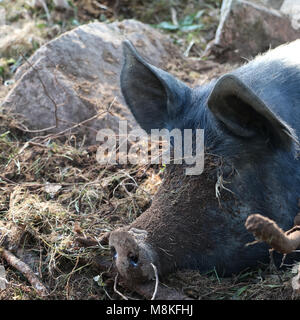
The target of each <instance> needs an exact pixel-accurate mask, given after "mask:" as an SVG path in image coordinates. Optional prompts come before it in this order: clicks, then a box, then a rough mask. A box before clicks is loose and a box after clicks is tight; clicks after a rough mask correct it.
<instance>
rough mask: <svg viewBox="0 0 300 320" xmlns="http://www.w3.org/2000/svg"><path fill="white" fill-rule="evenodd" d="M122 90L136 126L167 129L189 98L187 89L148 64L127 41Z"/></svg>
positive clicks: (125, 43)
mask: <svg viewBox="0 0 300 320" xmlns="http://www.w3.org/2000/svg"><path fill="white" fill-rule="evenodd" d="M123 54H124V65H123V68H122V72H121V90H122V94H123V96H124V98H125V101H126V103H127V105H128V106H129V108H130V110H131V112H132V113H133V115H134V117H135V119H136V120H137V122H138V123H139V125H140V126H141V127H142V128H143V129H144V130H146V131H147V132H148V133H150V131H151V129H162V128H167V127H168V124H170V122H171V121H172V119H175V118H176V117H177V116H178V115H179V114H180V112H181V111H182V109H183V106H184V104H185V103H187V101H188V100H189V97H190V91H191V90H190V88H189V87H187V86H186V85H185V84H184V83H182V82H180V81H178V80H177V79H175V78H174V77H173V76H171V75H170V74H169V73H167V72H165V71H163V70H161V69H158V68H156V67H154V66H152V65H151V64H149V63H147V62H146V61H145V60H144V59H143V58H142V57H141V56H140V55H139V54H138V53H137V51H136V50H135V48H134V47H133V45H132V44H131V43H130V42H129V41H124V42H123Z"/></svg>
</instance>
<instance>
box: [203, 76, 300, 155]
mask: <svg viewBox="0 0 300 320" xmlns="http://www.w3.org/2000/svg"><path fill="white" fill-rule="evenodd" d="M208 107H209V109H210V110H211V111H212V113H213V114H214V115H215V117H216V118H217V119H218V120H220V121H221V122H222V123H223V124H224V125H225V126H226V127H227V129H229V131H230V132H232V133H233V134H235V135H237V136H240V137H245V138H254V137H260V138H263V139H265V141H271V142H272V143H273V144H274V145H275V146H277V147H282V148H285V149H289V148H290V146H291V144H292V141H293V140H294V141H297V137H296V135H295V134H294V132H293V130H292V129H291V128H289V126H288V125H287V124H285V123H284V122H283V121H282V120H281V119H280V118H278V116H276V115H275V114H274V113H273V112H272V111H271V110H270V109H269V108H268V107H267V106H266V105H265V103H264V102H263V101H262V100H261V99H260V98H259V97H258V96H257V95H256V94H255V93H254V92H253V91H252V90H251V89H250V88H249V87H247V86H246V85H245V84H244V83H243V82H242V81H241V80H239V79H238V78H237V77H235V76H234V75H231V74H228V75H224V76H223V77H221V78H220V79H219V80H218V81H217V83H216V84H215V87H214V89H213V90H212V92H211V94H210V96H209V98H208Z"/></svg>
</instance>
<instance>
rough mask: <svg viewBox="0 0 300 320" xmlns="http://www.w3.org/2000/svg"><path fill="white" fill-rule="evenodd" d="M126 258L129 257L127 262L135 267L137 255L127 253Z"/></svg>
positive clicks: (137, 260)
mask: <svg viewBox="0 0 300 320" xmlns="http://www.w3.org/2000/svg"><path fill="white" fill-rule="evenodd" d="M128 259H129V263H130V264H131V265H132V266H134V267H137V265H138V262H139V257H138V256H137V255H135V254H133V253H129V255H128Z"/></svg>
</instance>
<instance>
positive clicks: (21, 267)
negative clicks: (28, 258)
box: [0, 249, 49, 297]
mask: <svg viewBox="0 0 300 320" xmlns="http://www.w3.org/2000/svg"><path fill="white" fill-rule="evenodd" d="M0 253H1V254H2V257H3V258H4V259H5V260H6V261H7V263H9V264H10V265H11V266H13V267H14V268H16V269H17V270H18V271H20V272H21V273H22V274H23V275H24V276H25V277H26V278H27V280H28V281H29V282H30V284H31V285H32V286H33V288H34V289H35V290H36V291H37V292H38V293H39V294H40V295H41V296H42V297H45V296H47V295H49V293H48V290H47V289H46V287H45V286H44V285H43V284H42V283H41V281H40V280H39V279H38V278H37V276H36V275H35V274H34V273H33V271H32V270H31V269H30V268H29V266H28V265H27V264H25V263H24V262H23V261H21V260H20V259H19V258H17V257H16V256H15V255H13V254H12V253H11V252H10V251H8V250H6V249H1V250H0Z"/></svg>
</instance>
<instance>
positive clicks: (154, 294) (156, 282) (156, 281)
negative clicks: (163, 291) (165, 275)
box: [150, 263, 158, 300]
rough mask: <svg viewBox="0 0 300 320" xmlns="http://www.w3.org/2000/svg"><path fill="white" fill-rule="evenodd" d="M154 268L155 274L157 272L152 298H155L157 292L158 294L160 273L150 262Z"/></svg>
mask: <svg viewBox="0 0 300 320" xmlns="http://www.w3.org/2000/svg"><path fill="white" fill-rule="evenodd" d="M150 264H151V266H152V268H153V270H154V274H155V288H154V292H153V295H152V298H151V300H155V297H156V294H157V288H158V274H157V268H156V266H155V265H154V264H153V263H150Z"/></svg>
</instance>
